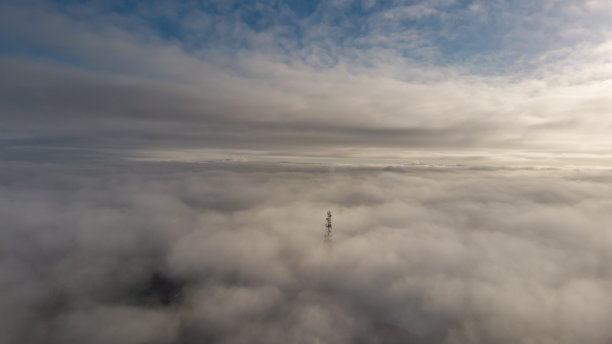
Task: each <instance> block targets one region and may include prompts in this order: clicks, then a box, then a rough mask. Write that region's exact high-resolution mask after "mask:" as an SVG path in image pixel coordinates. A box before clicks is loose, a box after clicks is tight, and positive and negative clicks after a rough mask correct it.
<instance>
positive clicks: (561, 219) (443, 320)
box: [0, 159, 612, 343]
mask: <svg viewBox="0 0 612 344" xmlns="http://www.w3.org/2000/svg"><path fill="white" fill-rule="evenodd" d="M611 181H612V175H610V172H609V171H608V170H602V171H597V170H568V169H565V170H564V169H558V170H551V169H520V168H518V169H517V168H491V169H485V168H470V167H465V166H463V167H462V166H451V167H443V166H438V167H431V166H395V167H384V166H362V167H359V166H333V165H325V164H291V163H252V162H209V163H170V162H140V161H128V160H112V159H110V160H106V159H97V160H84V161H76V162H73V163H71V164H62V163H51V162H48V163H40V162H39V163H31V162H24V161H16V160H15V161H9V160H7V161H5V162H3V163H2V167H1V168H0V218H2V219H3V224H2V227H3V230H2V231H0V235H1V236H2V237H1V240H0V245H1V250H0V252H1V255H2V260H1V261H2V263H1V265H0V283H1V285H2V286H3V287H2V289H3V297H2V299H1V301H0V307H1V312H0V314H2V316H1V321H0V324H1V325H0V342H1V343H43V342H44V343H109V342H117V343H119V342H120V343H201V342H212V343H254V342H259V343H576V342H582V343H605V342H608V341H610V340H611V339H612V330H611V329H610V327H609V323H610V321H612V307H611V306H612V291H611V290H612V288H610V286H611V278H612V269H611V268H610V266H612V265H611V264H610V263H611V259H612V254H611V252H612V251H611V250H610V247H612V235H610V231H609V228H608V226H607V224H608V223H610V220H611V218H612V212H611V211H610V210H611V207H612V205H611V204H612V202H611V196H610V195H612V190H611V188H612V187H611V186H610V185H611V184H610V182H611ZM327 210H331V211H332V213H333V239H332V241H331V242H325V241H324V231H325V228H324V222H325V215H326V212H327Z"/></svg>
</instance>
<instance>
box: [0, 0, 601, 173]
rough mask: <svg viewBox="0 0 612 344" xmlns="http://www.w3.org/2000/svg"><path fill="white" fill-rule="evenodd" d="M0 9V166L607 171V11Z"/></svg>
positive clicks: (537, 5)
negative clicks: (79, 160) (200, 164)
mask: <svg viewBox="0 0 612 344" xmlns="http://www.w3.org/2000/svg"><path fill="white" fill-rule="evenodd" d="M0 6H1V11H0V12H1V14H0V16H1V18H0V19H1V20H0V22H1V24H0V25H1V30H0V32H1V34H0V58H1V59H2V63H1V64H0V68H2V75H3V78H2V80H1V81H0V89H1V91H2V92H1V94H2V96H1V97H2V102H1V105H0V106H1V109H0V113H1V115H2V121H3V126H2V129H0V130H2V141H1V143H0V144H1V145H2V150H3V152H4V153H3V154H5V155H10V156H14V155H17V156H23V155H25V154H38V153H39V151H40V150H54V151H58V150H62V151H66V150H71V151H74V150H79V151H80V152H81V153H83V152H87V153H88V154H94V155H95V154H103V155H113V156H123V157H130V158H135V159H156V160H174V161H177V160H178V161H202V160H210V159H251V160H266V159H277V160H278V159H280V160H292V161H293V160H306V161H330V160H329V159H331V161H335V162H338V161H343V159H349V160H350V161H360V162H371V161H372V160H384V161H396V162H397V161H400V162H409V161H421V160H422V159H432V157H434V159H435V157H443V158H453V157H454V158H457V157H459V158H465V157H472V158H477V159H484V160H486V161H488V162H489V163H494V162H495V161H497V160H500V159H501V160H504V161H508V162H515V163H516V162H518V163H521V164H523V165H525V164H526V165H533V164H536V165H537V164H539V165H554V164H557V160H562V161H563V162H562V164H566V165H567V164H569V165H572V164H588V165H602V164H603V165H605V166H608V164H609V162H610V159H609V158H610V156H609V151H610V148H611V139H610V137H609V135H607V134H608V131H609V129H610V124H611V122H610V118H609V116H608V110H609V108H610V106H611V105H612V104H610V97H609V94H610V93H611V81H610V78H611V76H612V61H611V58H610V56H612V54H611V52H612V20H611V19H612V5H611V4H610V2H609V1H605V0H589V1H570V0H558V1H537V2H536V1H519V0H517V1H501V0H495V1H458V0H457V1H453V0H435V1H400V0H388V1H375V0H363V1H349V0H334V1H266V2H258V1H147V2H136V1H3V2H2V4H0ZM51 154H55V153H51ZM79 154H80V153H79ZM470 161H471V162H473V161H472V160H470Z"/></svg>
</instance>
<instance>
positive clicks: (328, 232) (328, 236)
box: [325, 210, 332, 241]
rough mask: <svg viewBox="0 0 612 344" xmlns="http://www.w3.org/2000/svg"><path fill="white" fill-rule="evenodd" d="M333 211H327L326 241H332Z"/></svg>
mask: <svg viewBox="0 0 612 344" xmlns="http://www.w3.org/2000/svg"><path fill="white" fill-rule="evenodd" d="M331 218H332V213H331V210H328V211H327V217H326V218H325V241H331V237H332V221H331V220H332V219H331Z"/></svg>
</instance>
